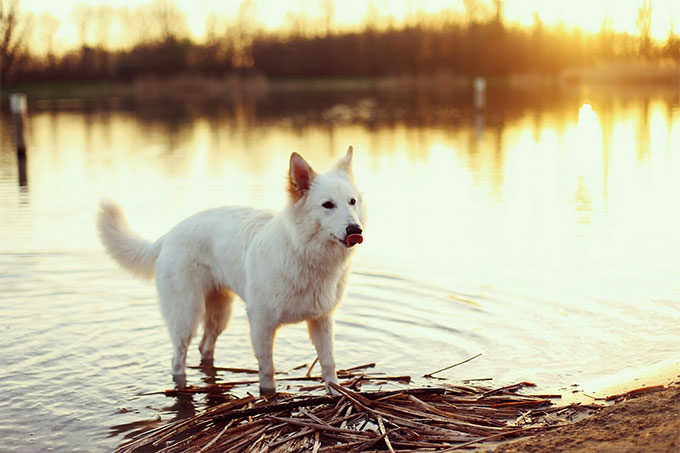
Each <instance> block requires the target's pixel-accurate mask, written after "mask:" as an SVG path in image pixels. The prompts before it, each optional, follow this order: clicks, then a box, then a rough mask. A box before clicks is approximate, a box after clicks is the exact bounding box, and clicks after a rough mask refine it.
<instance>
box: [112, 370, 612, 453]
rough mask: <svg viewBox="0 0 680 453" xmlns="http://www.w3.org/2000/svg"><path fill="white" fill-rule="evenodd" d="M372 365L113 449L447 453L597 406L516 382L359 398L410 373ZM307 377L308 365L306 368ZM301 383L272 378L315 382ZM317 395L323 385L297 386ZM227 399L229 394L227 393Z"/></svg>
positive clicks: (232, 403)
mask: <svg viewBox="0 0 680 453" xmlns="http://www.w3.org/2000/svg"><path fill="white" fill-rule="evenodd" d="M373 366H374V364H368V365H362V366H360V367H354V368H351V369H348V370H343V371H340V372H339V373H338V374H339V376H340V378H341V381H342V382H341V385H335V384H332V386H333V388H334V389H335V390H336V391H337V392H338V393H339V395H338V396H326V395H314V394H304V393H302V394H301V393H299V392H298V393H295V394H292V393H279V394H277V395H273V396H268V397H255V396H252V395H248V396H245V397H242V398H237V397H233V399H232V400H229V401H227V402H225V403H223V404H221V405H218V406H214V407H211V408H209V409H207V410H205V411H204V412H202V413H200V414H198V415H196V416H193V417H191V418H186V419H180V420H175V421H172V422H169V423H167V424H164V425H162V426H160V427H157V428H155V429H152V430H150V431H146V432H144V433H142V434H139V435H138V436H136V437H134V438H132V439H130V440H129V441H127V442H126V443H125V444H123V445H122V446H121V447H119V449H118V450H117V451H118V452H121V453H122V452H132V451H136V450H140V449H143V450H148V449H154V450H158V451H162V452H168V453H170V452H184V451H192V452H241V451H243V452H272V453H273V452H289V451H303V450H310V451H313V452H315V453H316V452H330V451H342V452H350V451H355V452H361V451H375V450H378V451H380V450H382V451H389V452H395V451H400V452H403V451H440V452H442V451H453V450H457V449H464V448H472V447H475V446H479V445H480V444H482V443H484V442H489V441H495V440H500V439H503V438H509V437H518V436H522V435H527V434H530V433H534V432H537V431H542V430H547V429H551V428H554V427H557V426H562V425H563V424H564V423H565V422H567V421H569V420H570V419H572V418H574V417H576V416H578V415H579V414H582V413H584V412H589V411H594V410H597V409H599V408H600V407H601V406H591V405H580V404H570V405H566V406H556V405H553V403H552V402H551V400H552V399H554V398H559V396H558V395H527V394H523V393H521V391H522V389H524V388H526V387H532V386H533V384H531V383H528V382H521V383H519V384H515V385H510V386H506V387H501V388H496V389H491V388H488V387H482V386H476V385H448V384H443V383H438V385H437V386H433V387H419V388H408V387H407V388H402V389H396V390H390V391H370V392H362V391H359V390H357V389H358V388H359V387H360V386H361V385H366V384H372V385H378V384H381V383H386V382H391V383H394V382H397V383H400V385H402V386H403V384H405V383H408V382H410V378H409V377H408V376H384V375H381V374H380V373H368V372H367V371H366V369H367V368H371V367H373ZM310 371H311V367H310ZM309 374H310V373H309V372H308V373H307V375H306V376H301V377H296V378H283V379H279V381H285V380H287V379H288V380H291V381H292V380H295V381H303V382H304V381H310V380H311V381H318V380H319V378H316V377H311V376H310V375H309ZM251 383H253V381H235V382H225V383H221V384H215V385H212V386H209V387H189V388H186V389H173V390H167V391H166V392H165V394H166V395H169V396H174V395H182V394H189V395H190V394H195V393H208V392H209V393H215V392H229V391H230V390H232V389H233V388H235V387H237V386H239V385H247V384H251ZM317 388H323V386H322V385H315V386H312V387H304V388H303V389H307V390H309V389H317ZM227 395H228V393H227Z"/></svg>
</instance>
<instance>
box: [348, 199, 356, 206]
mask: <svg viewBox="0 0 680 453" xmlns="http://www.w3.org/2000/svg"><path fill="white" fill-rule="evenodd" d="M349 204H351V205H352V206H354V205H355V204H357V201H356V200H355V199H354V198H352V199H351V200H349Z"/></svg>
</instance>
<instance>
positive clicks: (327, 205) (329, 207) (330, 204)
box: [321, 201, 335, 209]
mask: <svg viewBox="0 0 680 453" xmlns="http://www.w3.org/2000/svg"><path fill="white" fill-rule="evenodd" d="M321 206H323V207H324V208H326V209H333V208H334V207H335V203H333V202H332V201H327V202H325V203H324V204H322V205H321Z"/></svg>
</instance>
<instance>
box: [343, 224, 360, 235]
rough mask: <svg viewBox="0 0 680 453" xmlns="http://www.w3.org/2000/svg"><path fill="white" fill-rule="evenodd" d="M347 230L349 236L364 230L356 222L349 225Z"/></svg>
mask: <svg viewBox="0 0 680 453" xmlns="http://www.w3.org/2000/svg"><path fill="white" fill-rule="evenodd" d="M345 231H346V232H347V236H349V235H350V234H361V231H362V230H361V227H360V226H359V225H357V224H356V223H352V224H350V225H347V230H345Z"/></svg>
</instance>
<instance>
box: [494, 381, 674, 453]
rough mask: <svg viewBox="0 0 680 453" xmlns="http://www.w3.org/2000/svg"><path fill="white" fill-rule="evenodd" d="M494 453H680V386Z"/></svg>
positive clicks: (510, 445) (602, 412) (607, 409)
mask: <svg viewBox="0 0 680 453" xmlns="http://www.w3.org/2000/svg"><path fill="white" fill-rule="evenodd" d="M493 451H494V452H496V453H519V452H529V453H530V452H616V453H621V452H664V453H666V452H680V386H678V385H674V386H671V387H668V388H666V389H665V390H662V391H659V392H655V393H649V394H646V395H641V396H639V397H637V398H633V399H628V400H626V401H623V402H621V403H616V404H614V405H612V406H609V407H606V408H604V409H602V411H600V412H598V413H597V414H596V415H593V416H592V417H588V418H586V419H584V420H581V421H579V422H576V423H574V424H572V425H569V426H565V427H562V428H557V429H555V430H553V431H549V432H544V433H540V434H537V435H536V436H532V437H528V438H524V439H521V440H517V441H511V442H508V443H504V444H501V445H500V446H498V447H496V448H495V449H494V450H493Z"/></svg>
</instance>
